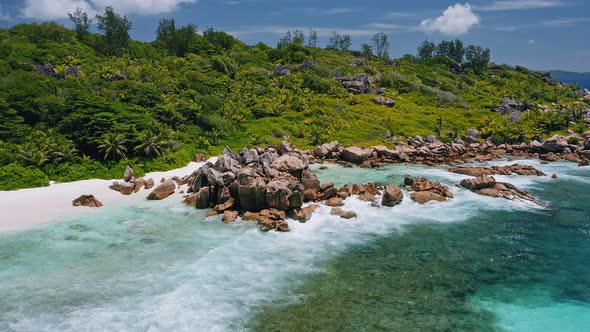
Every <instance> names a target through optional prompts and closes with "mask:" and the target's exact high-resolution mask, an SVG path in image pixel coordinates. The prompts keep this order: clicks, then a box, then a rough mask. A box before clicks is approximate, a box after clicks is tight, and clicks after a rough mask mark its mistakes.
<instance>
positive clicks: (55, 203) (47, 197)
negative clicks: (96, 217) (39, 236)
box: [0, 159, 215, 233]
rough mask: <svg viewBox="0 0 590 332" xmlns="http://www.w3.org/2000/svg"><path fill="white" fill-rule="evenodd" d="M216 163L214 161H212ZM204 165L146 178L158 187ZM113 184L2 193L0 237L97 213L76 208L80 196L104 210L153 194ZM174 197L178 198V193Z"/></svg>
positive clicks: (92, 182)
mask: <svg viewBox="0 0 590 332" xmlns="http://www.w3.org/2000/svg"><path fill="white" fill-rule="evenodd" d="M212 161H213V162H214V161H215V160H214V159H213V160H212ZM201 165H203V163H195V162H191V163H189V164H188V165H187V166H185V167H182V168H178V169H174V170H170V171H166V172H153V173H149V174H146V175H145V176H144V178H146V179H147V178H153V179H154V181H155V182H156V186H157V185H158V184H159V183H160V179H162V178H164V177H173V176H179V177H182V176H184V175H187V174H190V173H192V172H194V171H195V170H196V169H197V168H199V167H200V166H201ZM122 177H123V174H121V178H122ZM113 181H122V180H121V179H114V180H96V179H94V180H83V181H75V182H68V183H53V184H51V185H50V186H49V187H41V188H31V189H21V190H16V191H0V211H2V218H0V233H4V232H14V231H22V230H27V229H31V228H34V227H38V226H40V225H43V224H46V223H48V222H51V221H58V220H60V219H63V218H66V217H73V216H78V215H84V214H88V213H97V212H99V211H100V208H98V209H97V208H88V207H83V206H82V207H74V206H72V200H74V199H76V198H78V197H79V196H80V195H94V196H95V197H96V198H97V199H98V200H99V201H101V202H102V203H103V204H104V205H105V206H112V205H119V204H129V203H132V202H134V201H137V200H141V199H145V197H146V196H147V195H148V193H149V192H150V191H151V190H145V189H142V190H140V191H139V192H138V193H136V194H133V195H130V196H124V195H121V194H120V193H119V192H117V191H114V190H111V189H109V185H111V184H112V183H113ZM175 195H179V190H177V191H176V193H175Z"/></svg>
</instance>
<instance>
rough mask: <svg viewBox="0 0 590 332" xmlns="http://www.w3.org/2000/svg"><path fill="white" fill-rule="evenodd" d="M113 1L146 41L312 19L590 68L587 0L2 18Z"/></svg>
mask: <svg viewBox="0 0 590 332" xmlns="http://www.w3.org/2000/svg"><path fill="white" fill-rule="evenodd" d="M108 5H110V6H113V7H114V8H115V10H116V11H118V12H121V13H124V14H126V15H127V16H128V17H130V18H131V20H132V21H133V29H132V31H131V34H132V36H133V37H134V38H136V39H140V40H146V41H149V40H152V39H153V38H154V31H155V29H156V27H157V24H158V21H159V19H161V18H164V17H174V18H176V20H177V22H179V23H181V24H185V23H194V24H197V25H198V26H199V29H200V30H203V29H204V28H206V27H210V26H211V27H214V28H216V29H219V30H223V31H226V32H229V33H231V34H233V35H235V36H236V37H238V38H240V39H241V40H243V41H244V42H246V43H248V44H254V43H257V42H259V41H263V42H265V43H267V44H269V45H273V46H274V45H276V42H277V41H278V40H279V38H280V37H281V36H282V35H283V34H284V33H285V32H286V31H287V30H294V29H301V30H307V29H308V28H310V27H313V28H314V29H315V30H317V31H318V32H319V35H320V43H321V44H323V43H325V42H326V40H327V39H328V38H329V36H330V34H331V33H332V31H337V32H339V33H345V34H350V35H351V36H352V39H353V47H357V48H358V47H359V45H360V44H361V43H364V42H368V41H369V40H370V38H371V35H373V34H374V33H376V32H380V31H382V32H385V33H387V34H388V35H389V37H390V42H391V50H390V54H391V55H392V56H394V57H399V56H402V55H403V54H406V53H415V49H416V46H417V45H418V44H419V43H420V42H421V41H422V40H424V39H426V38H428V39H431V40H435V41H439V40H441V39H451V38H453V39H454V38H460V39H462V40H463V41H464V42H465V43H476V44H479V45H482V46H485V47H489V48H490V49H491V50H492V57H493V61H494V62H496V63H508V64H512V65H517V64H518V65H523V66H526V67H529V68H532V69H538V70H545V69H565V70H573V71H588V72H590V43H588V32H590V28H589V27H590V1H587V0H501V1H481V0H473V1H468V2H457V1H441V0H412V1H407V0H403V1H402V0H388V1H377V0H365V1H358V0H356V1H351V0H324V1H320V0H315V1H313V0H281V1H279V0H0V26H2V27H8V26H11V25H13V24H15V23H19V22H40V21H46V20H56V21H58V22H63V23H65V24H69V22H68V21H67V19H65V18H66V17H67V13H68V12H73V11H74V10H75V8H76V7H82V8H84V9H85V10H87V11H88V12H89V13H95V12H96V11H101V10H102V9H103V8H104V7H105V6H108Z"/></svg>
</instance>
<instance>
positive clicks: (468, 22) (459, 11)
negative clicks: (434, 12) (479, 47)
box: [420, 3, 479, 36]
mask: <svg viewBox="0 0 590 332" xmlns="http://www.w3.org/2000/svg"><path fill="white" fill-rule="evenodd" d="M477 24H479V17H478V16H477V15H475V13H474V12H473V11H472V10H471V6H470V5H469V4H468V3H466V4H460V3H457V4H455V5H454V6H449V7H448V8H447V9H446V10H445V11H444V12H443V13H442V15H441V16H439V17H437V18H429V19H426V20H423V21H422V22H420V29H422V31H425V32H440V33H442V34H445V35H452V36H458V35H463V34H465V33H467V32H468V31H469V30H470V29H471V28H472V27H473V26H475V25H477Z"/></svg>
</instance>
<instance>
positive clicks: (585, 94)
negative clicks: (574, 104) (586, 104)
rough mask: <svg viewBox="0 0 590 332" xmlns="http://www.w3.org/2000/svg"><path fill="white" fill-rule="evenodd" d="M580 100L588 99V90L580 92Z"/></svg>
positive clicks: (589, 91)
mask: <svg viewBox="0 0 590 332" xmlns="http://www.w3.org/2000/svg"><path fill="white" fill-rule="evenodd" d="M582 98H584V99H590V90H588V89H584V90H582Z"/></svg>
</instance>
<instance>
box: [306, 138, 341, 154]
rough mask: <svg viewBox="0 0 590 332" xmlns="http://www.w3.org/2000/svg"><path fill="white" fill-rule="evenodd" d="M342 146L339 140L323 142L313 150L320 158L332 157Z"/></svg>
mask: <svg viewBox="0 0 590 332" xmlns="http://www.w3.org/2000/svg"><path fill="white" fill-rule="evenodd" d="M341 148H342V146H341V145H340V143H338V141H334V142H331V143H325V144H322V145H320V146H318V147H316V148H315V150H313V154H314V155H315V156H316V157H318V158H326V157H330V156H331V155H333V154H338V153H339V152H340V150H341Z"/></svg>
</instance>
